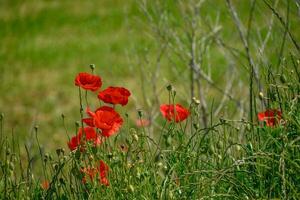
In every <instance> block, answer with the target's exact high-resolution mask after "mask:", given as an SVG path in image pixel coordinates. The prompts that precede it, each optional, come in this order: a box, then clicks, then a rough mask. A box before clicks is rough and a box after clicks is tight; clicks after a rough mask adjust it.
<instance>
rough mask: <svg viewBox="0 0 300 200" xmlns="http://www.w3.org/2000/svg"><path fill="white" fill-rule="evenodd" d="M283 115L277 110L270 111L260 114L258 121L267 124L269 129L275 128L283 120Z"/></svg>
mask: <svg viewBox="0 0 300 200" xmlns="http://www.w3.org/2000/svg"><path fill="white" fill-rule="evenodd" d="M281 115H282V113H281V111H280V110H277V109H269V110H266V111H264V112H260V113H258V114H257V117H258V120H259V121H264V122H266V125H267V126H269V127H273V126H275V125H277V124H278V123H279V122H280V120H281V118H282V116H281Z"/></svg>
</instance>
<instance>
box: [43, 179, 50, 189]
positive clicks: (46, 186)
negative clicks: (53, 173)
mask: <svg viewBox="0 0 300 200" xmlns="http://www.w3.org/2000/svg"><path fill="white" fill-rule="evenodd" d="M41 187H42V189H43V190H48V189H49V187H50V184H49V181H47V180H44V181H43V182H42V183H41Z"/></svg>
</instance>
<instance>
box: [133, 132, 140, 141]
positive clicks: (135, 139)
mask: <svg viewBox="0 0 300 200" xmlns="http://www.w3.org/2000/svg"><path fill="white" fill-rule="evenodd" d="M133 140H134V141H136V142H137V141H139V136H138V135H137V134H133Z"/></svg>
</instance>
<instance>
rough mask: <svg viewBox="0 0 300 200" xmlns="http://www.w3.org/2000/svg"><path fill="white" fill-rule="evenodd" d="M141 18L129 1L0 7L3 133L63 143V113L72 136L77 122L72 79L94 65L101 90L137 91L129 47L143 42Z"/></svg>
mask: <svg viewBox="0 0 300 200" xmlns="http://www.w3.org/2000/svg"><path fill="white" fill-rule="evenodd" d="M137 12H138V8H137V5H136V4H135V2H134V1H132V0H126V1H123V0H101V1H81V0H78V1H10V0H9V1H0V27H1V29H0V43H1V47H0V69H1V73H0V81H1V85H0V92H1V98H0V110H1V112H3V113H4V114H5V126H6V128H7V130H8V131H7V132H6V133H7V134H10V131H9V130H11V129H12V128H13V129H14V132H15V134H16V135H18V137H19V138H21V139H23V140H24V139H25V138H28V137H30V135H31V134H30V132H31V130H32V127H33V126H34V125H35V124H37V125H38V126H39V130H40V131H39V132H40V138H41V142H42V143H43V144H45V145H46V146H47V145H50V146H51V145H53V144H55V145H56V146H58V145H61V144H65V142H66V138H64V137H65V135H63V134H64V133H63V131H64V129H63V125H62V120H61V113H64V114H65V116H66V124H67V125H68V126H69V127H68V129H70V130H74V122H75V121H76V120H78V119H79V116H80V115H79V107H78V103H79V101H78V98H77V97H78V90H77V88H76V87H75V86H74V78H75V76H76V74H77V73H79V72H82V71H90V69H89V67H88V66H89V64H91V63H94V64H95V65H96V67H97V69H96V72H97V73H98V74H99V75H100V76H101V77H102V79H103V87H106V86H108V85H111V84H112V85H122V86H124V87H128V88H129V89H132V85H134V83H131V82H134V81H135V80H134V79H131V78H130V70H129V67H130V66H129V65H128V61H127V60H128V58H129V55H128V50H129V49H130V48H131V47H132V44H133V43H136V42H141V37H140V35H139V34H135V33H134V32H133V31H131V29H135V28H137V25H138V23H133V21H135V17H136V16H137ZM70 134H71V133H70ZM50 138H51V141H50V140H49V139H50ZM21 141H22V140H21ZM47 143H48V144H47Z"/></svg>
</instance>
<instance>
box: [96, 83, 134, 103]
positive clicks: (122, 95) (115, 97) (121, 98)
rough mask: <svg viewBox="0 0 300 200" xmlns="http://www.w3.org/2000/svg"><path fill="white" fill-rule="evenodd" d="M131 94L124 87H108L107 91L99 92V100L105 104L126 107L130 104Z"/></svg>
mask: <svg viewBox="0 0 300 200" xmlns="http://www.w3.org/2000/svg"><path fill="white" fill-rule="evenodd" d="M130 95H131V94H130V92H129V91H128V90H127V89H126V88H123V87H108V88H107V89H105V90H103V91H101V92H99V94H98V98H99V99H101V100H102V101H104V102H105V103H110V104H121V105H122V106H125V105H126V104H127V103H128V97H129V96H130Z"/></svg>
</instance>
